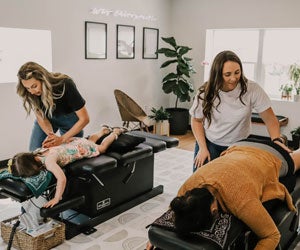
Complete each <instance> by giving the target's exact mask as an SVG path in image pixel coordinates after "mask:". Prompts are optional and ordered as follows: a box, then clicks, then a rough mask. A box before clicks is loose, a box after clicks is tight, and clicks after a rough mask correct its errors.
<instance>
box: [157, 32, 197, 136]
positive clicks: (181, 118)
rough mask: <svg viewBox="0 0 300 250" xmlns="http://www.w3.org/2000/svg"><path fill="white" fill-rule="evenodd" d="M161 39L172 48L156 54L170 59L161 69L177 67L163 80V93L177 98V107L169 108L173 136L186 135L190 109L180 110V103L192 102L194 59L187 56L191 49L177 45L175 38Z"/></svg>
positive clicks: (161, 49)
mask: <svg viewBox="0 0 300 250" xmlns="http://www.w3.org/2000/svg"><path fill="white" fill-rule="evenodd" d="M161 39H162V40H163V41H164V42H166V43H167V44H169V45H170V46H171V48H160V49H158V50H157V52H156V54H164V55H165V56H166V57H167V58H168V60H167V61H165V62H164V63H163V64H162V65H161V68H165V67H168V66H169V65H173V66H174V65H175V67H174V71H173V72H170V73H168V74H167V75H166V76H165V77H164V78H163V80H162V89H163V91H164V92H165V93H166V94H171V93H173V94H174V95H175V96H176V100H175V107H174V108H167V111H168V112H170V113H171V118H170V129H171V134H175V135H176V134H177V135H180V134H185V133H186V132H187V129H188V125H189V112H188V109H184V108H178V102H179V101H180V102H187V101H188V102H189V101H191V93H192V92H194V87H193V84H192V83H191V82H190V81H189V78H190V74H192V73H195V70H194V68H193V66H192V64H191V61H192V59H191V58H189V57H186V56H185V54H186V53H188V52H189V51H190V50H191V48H189V47H187V46H181V45H177V43H176V40H175V38H174V37H162V38H161Z"/></svg>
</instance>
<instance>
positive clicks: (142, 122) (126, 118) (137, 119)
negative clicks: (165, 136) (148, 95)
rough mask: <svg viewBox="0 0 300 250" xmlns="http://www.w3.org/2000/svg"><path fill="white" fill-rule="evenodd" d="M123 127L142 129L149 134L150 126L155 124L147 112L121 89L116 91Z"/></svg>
mask: <svg viewBox="0 0 300 250" xmlns="http://www.w3.org/2000/svg"><path fill="white" fill-rule="evenodd" d="M114 94H115V98H116V101H117V104H118V108H119V112H120V115H121V119H122V121H123V126H124V127H126V128H128V129H140V130H146V131H147V132H149V126H152V125H153V124H154V122H153V121H152V120H151V119H150V118H149V117H148V116H147V114H146V113H145V111H144V110H143V109H142V108H141V107H140V106H139V105H138V104H137V103H136V102H135V101H134V100H133V99H131V98H130V97H129V96H128V95H126V94H125V93H124V92H122V91H121V90H119V89H115V91H114Z"/></svg>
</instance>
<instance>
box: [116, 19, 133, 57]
mask: <svg viewBox="0 0 300 250" xmlns="http://www.w3.org/2000/svg"><path fill="white" fill-rule="evenodd" d="M134 57H135V26H131V25H121V24H118V25H117V58H118V59H134Z"/></svg>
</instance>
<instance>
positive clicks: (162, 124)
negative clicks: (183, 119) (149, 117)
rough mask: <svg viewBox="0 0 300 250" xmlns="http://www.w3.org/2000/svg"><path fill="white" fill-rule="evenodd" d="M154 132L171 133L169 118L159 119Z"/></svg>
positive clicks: (160, 133) (159, 133)
mask: <svg viewBox="0 0 300 250" xmlns="http://www.w3.org/2000/svg"><path fill="white" fill-rule="evenodd" d="M154 133H155V134H157V135H166V136H169V135H170V124H169V120H163V121H158V122H156V123H155V124H154Z"/></svg>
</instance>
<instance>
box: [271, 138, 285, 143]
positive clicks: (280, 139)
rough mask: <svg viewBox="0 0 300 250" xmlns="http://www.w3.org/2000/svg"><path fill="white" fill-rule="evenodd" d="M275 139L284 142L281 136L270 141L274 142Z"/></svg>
mask: <svg viewBox="0 0 300 250" xmlns="http://www.w3.org/2000/svg"><path fill="white" fill-rule="evenodd" d="M276 141H279V142H281V143H283V144H284V139H283V138H282V137H276V138H274V139H273V140H272V142H276Z"/></svg>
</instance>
